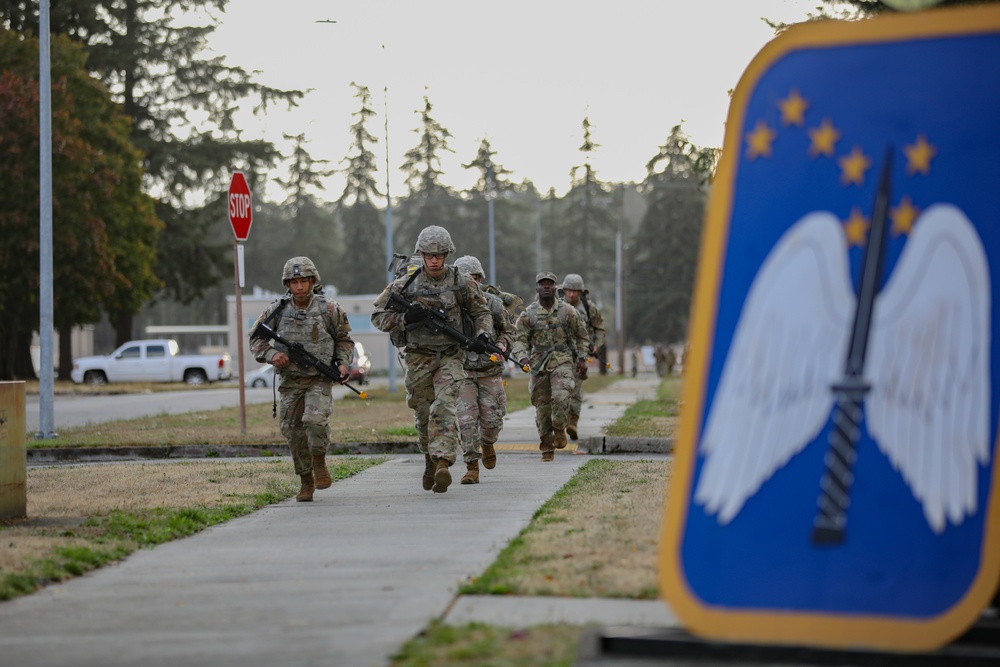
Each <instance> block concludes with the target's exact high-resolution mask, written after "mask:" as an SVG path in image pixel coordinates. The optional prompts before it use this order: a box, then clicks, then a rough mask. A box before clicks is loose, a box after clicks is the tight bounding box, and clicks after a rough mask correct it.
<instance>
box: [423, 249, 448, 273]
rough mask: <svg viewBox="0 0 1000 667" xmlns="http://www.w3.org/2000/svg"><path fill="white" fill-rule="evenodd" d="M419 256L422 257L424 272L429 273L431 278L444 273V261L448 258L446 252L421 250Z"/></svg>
mask: <svg viewBox="0 0 1000 667" xmlns="http://www.w3.org/2000/svg"><path fill="white" fill-rule="evenodd" d="M420 256H421V257H423V258H424V273H426V274H427V275H429V276H430V277H431V278H440V277H441V274H443V273H444V267H445V263H444V261H445V260H446V259H448V253H446V252H435V253H430V252H422V253H420Z"/></svg>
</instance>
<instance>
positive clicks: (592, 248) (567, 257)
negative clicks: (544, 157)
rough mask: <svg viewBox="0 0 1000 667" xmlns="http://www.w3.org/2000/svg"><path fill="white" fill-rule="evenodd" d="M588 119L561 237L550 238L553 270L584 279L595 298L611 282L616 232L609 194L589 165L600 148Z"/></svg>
mask: <svg viewBox="0 0 1000 667" xmlns="http://www.w3.org/2000/svg"><path fill="white" fill-rule="evenodd" d="M590 127H591V126H590V119H589V118H584V119H583V144H582V145H581V146H580V152H581V153H583V155H584V163H583V164H582V165H580V166H576V167H573V168H572V169H571V170H570V177H571V179H572V186H571V189H570V191H569V193H567V195H566V200H567V202H566V207H565V211H564V216H565V217H564V219H563V221H562V222H563V224H564V225H565V226H566V228H565V229H563V230H562V232H563V233H562V235H561V237H559V238H557V239H553V240H552V241H553V250H554V253H555V254H554V260H555V261H554V262H553V268H552V270H553V271H555V272H556V275H558V276H560V277H562V276H563V275H565V274H566V273H579V274H581V275H582V276H583V278H584V281H585V283H586V284H587V289H588V290H589V291H590V292H593V293H595V297H596V296H597V294H598V293H599V292H600V291H601V289H602V288H603V289H604V290H606V291H610V290H609V289H608V288H609V286H610V285H611V284H613V280H614V257H615V231H616V230H617V224H616V220H615V216H614V213H613V209H612V207H611V204H612V196H611V191H610V188H609V187H608V186H606V185H605V184H604V183H602V182H601V181H599V180H598V178H597V172H596V171H595V170H594V168H593V166H592V165H591V156H592V154H593V153H594V152H595V151H596V150H597V149H598V148H599V147H600V144H598V143H596V142H594V140H593V138H592V137H591V131H590Z"/></svg>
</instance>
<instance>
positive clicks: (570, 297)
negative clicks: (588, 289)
mask: <svg viewBox="0 0 1000 667" xmlns="http://www.w3.org/2000/svg"><path fill="white" fill-rule="evenodd" d="M563 295H564V296H565V297H566V301H568V302H569V303H571V304H573V305H574V306H575V305H576V304H578V303H579V302H580V290H578V289H566V288H563Z"/></svg>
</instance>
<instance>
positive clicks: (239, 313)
mask: <svg viewBox="0 0 1000 667" xmlns="http://www.w3.org/2000/svg"><path fill="white" fill-rule="evenodd" d="M229 224H230V225H232V228H233V269H234V282H235V285H236V339H237V341H238V343H237V345H236V349H237V350H238V352H237V357H238V365H239V370H240V372H239V375H238V377H239V385H240V433H241V434H243V435H246V432H247V404H246V389H245V388H244V386H243V347H244V343H243V280H242V277H243V275H244V273H243V252H242V250H243V245H242V244H243V242H244V241H246V240H247V238H248V237H249V236H250V226H251V225H252V224H253V199H252V197H251V196H250V186H249V185H247V179H246V177H245V176H244V175H243V172H242V171H236V172H233V178H232V180H231V181H230V182H229Z"/></svg>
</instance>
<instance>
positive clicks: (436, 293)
mask: <svg viewBox="0 0 1000 667" xmlns="http://www.w3.org/2000/svg"><path fill="white" fill-rule="evenodd" d="M403 296H404V297H406V299H407V300H408V301H411V302H412V301H420V302H421V303H423V304H424V305H425V306H429V307H433V308H441V309H443V310H444V312H445V317H446V319H447V322H448V325H449V326H451V327H453V328H455V329H458V330H459V331H461V330H462V327H463V323H462V313H463V309H464V304H465V281H464V280H463V279H461V278H460V275H459V272H458V269H456V268H455V267H453V266H449V267H447V268H446V274H445V275H444V276H442V277H441V279H440V280H435V281H434V283H433V284H428V282H427V276H426V275H425V274H423V273H420V274H419V275H418V276H417V278H416V279H415V280H413V281H411V282H410V283H409V284H408V285H407V286H406V289H405V290H404V291H403ZM457 345H458V342H457V341H456V340H455V339H454V338H452V337H451V336H449V335H448V334H446V333H435V332H433V331H432V330H431V329H430V327H428V326H427V325H426V324H421V325H419V326H415V327H413V328H412V329H409V330H407V332H406V347H407V348H414V349H425V350H430V351H435V352H436V351H440V350H444V349H447V348H450V347H455V346H457Z"/></svg>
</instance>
